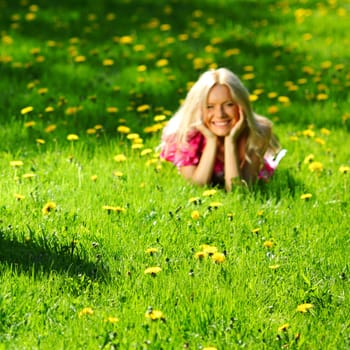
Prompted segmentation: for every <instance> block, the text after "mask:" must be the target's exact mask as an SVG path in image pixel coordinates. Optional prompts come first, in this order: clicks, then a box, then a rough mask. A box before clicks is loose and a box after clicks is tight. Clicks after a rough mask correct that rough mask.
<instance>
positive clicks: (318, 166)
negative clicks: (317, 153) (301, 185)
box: [309, 162, 323, 172]
mask: <svg viewBox="0 0 350 350" xmlns="http://www.w3.org/2000/svg"><path fill="white" fill-rule="evenodd" d="M309 170H310V171H312V172H322V171H323V164H322V163H321V162H312V163H311V164H310V165H309Z"/></svg>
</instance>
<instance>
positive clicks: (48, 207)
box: [41, 202, 57, 215]
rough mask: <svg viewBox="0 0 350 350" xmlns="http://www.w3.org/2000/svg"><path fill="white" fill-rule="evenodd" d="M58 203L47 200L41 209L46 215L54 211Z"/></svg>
mask: <svg viewBox="0 0 350 350" xmlns="http://www.w3.org/2000/svg"><path fill="white" fill-rule="evenodd" d="M56 206H57V205H56V203H55V202H47V203H46V204H45V205H44V206H43V208H42V209H41V212H42V213H43V214H45V215H47V214H49V213H50V212H52V211H54V210H55V209H56Z"/></svg>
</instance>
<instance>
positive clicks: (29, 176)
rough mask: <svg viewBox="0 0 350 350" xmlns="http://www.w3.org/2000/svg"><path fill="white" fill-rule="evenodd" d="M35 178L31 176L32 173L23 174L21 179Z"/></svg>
mask: <svg viewBox="0 0 350 350" xmlns="http://www.w3.org/2000/svg"><path fill="white" fill-rule="evenodd" d="M35 176H36V174H33V173H27V174H23V175H22V177H23V179H29V180H30V179H32V178H34V177H35Z"/></svg>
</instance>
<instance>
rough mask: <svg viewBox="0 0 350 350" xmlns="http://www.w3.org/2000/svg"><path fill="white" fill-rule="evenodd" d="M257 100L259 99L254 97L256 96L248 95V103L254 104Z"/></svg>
mask: <svg viewBox="0 0 350 350" xmlns="http://www.w3.org/2000/svg"><path fill="white" fill-rule="evenodd" d="M258 99H259V96H258V95H256V94H250V95H249V101H250V102H255V101H257V100H258Z"/></svg>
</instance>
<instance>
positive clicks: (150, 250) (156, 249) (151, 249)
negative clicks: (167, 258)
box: [145, 248, 158, 255]
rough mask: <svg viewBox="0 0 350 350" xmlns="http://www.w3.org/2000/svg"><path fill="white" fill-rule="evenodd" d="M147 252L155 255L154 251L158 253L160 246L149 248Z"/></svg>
mask: <svg viewBox="0 0 350 350" xmlns="http://www.w3.org/2000/svg"><path fill="white" fill-rule="evenodd" d="M145 252H146V253H147V254H149V255H153V254H154V253H158V248H147V249H146V250H145Z"/></svg>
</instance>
